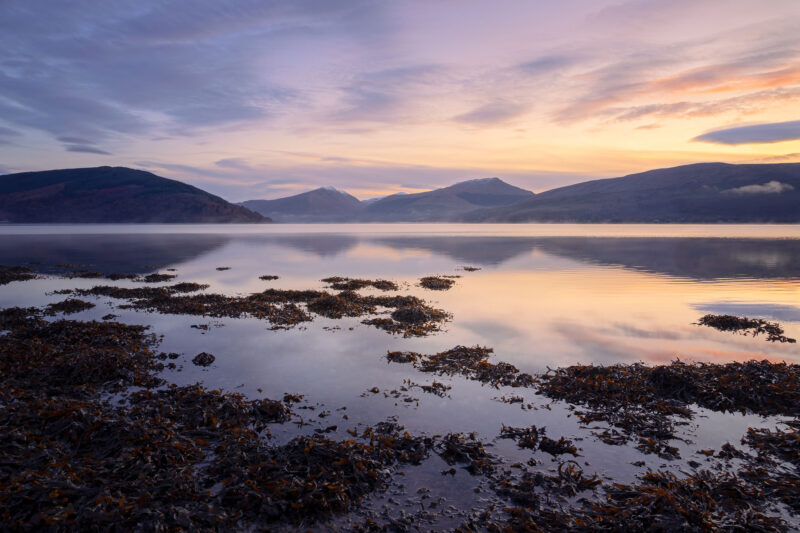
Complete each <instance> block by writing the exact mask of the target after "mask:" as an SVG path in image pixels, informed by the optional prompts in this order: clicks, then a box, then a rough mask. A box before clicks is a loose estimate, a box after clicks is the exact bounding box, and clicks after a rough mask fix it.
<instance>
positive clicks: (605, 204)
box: [462, 163, 800, 223]
mask: <svg viewBox="0 0 800 533" xmlns="http://www.w3.org/2000/svg"><path fill="white" fill-rule="evenodd" d="M462 220H463V221H465V222H584V223H591V222H652V223H657V222H694V223H714V222H800V163H780V164H758V165H731V164H726V163H698V164H694V165H684V166H679V167H673V168H663V169H658V170H651V171H648V172H642V173H639V174H631V175H629V176H624V177H621V178H610V179H601V180H593V181H587V182H584V183H578V184H576V185H570V186H567V187H560V188H558V189H552V190H549V191H545V192H542V193H541V194H537V195H536V196H534V197H532V198H528V199H526V200H523V201H521V202H517V203H515V204H513V205H510V206H505V207H500V208H496V209H485V210H480V211H474V212H471V213H468V214H467V215H466V216H465V217H463V219H462Z"/></svg>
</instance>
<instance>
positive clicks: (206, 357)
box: [192, 352, 216, 366]
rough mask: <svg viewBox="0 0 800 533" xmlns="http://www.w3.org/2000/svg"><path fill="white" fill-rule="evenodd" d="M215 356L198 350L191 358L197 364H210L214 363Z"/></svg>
mask: <svg viewBox="0 0 800 533" xmlns="http://www.w3.org/2000/svg"><path fill="white" fill-rule="evenodd" d="M215 360H216V357H214V356H213V355H211V354H210V353H208V352H200V353H199V354H197V355H195V356H194V359H192V363H193V364H195V365H197V366H210V365H212V364H213V363H214V361H215Z"/></svg>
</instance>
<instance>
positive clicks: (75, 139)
mask: <svg viewBox="0 0 800 533" xmlns="http://www.w3.org/2000/svg"><path fill="white" fill-rule="evenodd" d="M58 140H59V141H61V142H62V143H67V144H94V143H93V142H92V141H90V140H89V139H84V138H83V137H69V136H64V137H58Z"/></svg>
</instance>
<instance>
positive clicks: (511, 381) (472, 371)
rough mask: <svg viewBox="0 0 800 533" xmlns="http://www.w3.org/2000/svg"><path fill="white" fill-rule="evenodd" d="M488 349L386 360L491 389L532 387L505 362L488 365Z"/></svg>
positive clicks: (461, 348) (406, 355) (403, 354)
mask: <svg viewBox="0 0 800 533" xmlns="http://www.w3.org/2000/svg"><path fill="white" fill-rule="evenodd" d="M492 351H493V350H492V349H491V348H486V347H481V346H474V347H466V346H456V347H454V348H451V349H449V350H446V351H444V352H439V353H436V354H433V355H423V354H418V353H416V352H388V353H387V354H386V358H387V360H389V361H392V362H397V363H405V362H408V363H413V365H414V367H415V368H417V369H418V370H420V371H422V372H433V373H436V374H440V375H442V374H447V375H454V374H461V375H463V376H466V377H467V378H468V379H471V380H475V381H480V382H482V383H488V384H490V385H492V386H494V387H499V386H501V385H504V386H509V387H527V386H530V385H532V384H533V377H532V376H531V375H530V374H525V373H523V372H520V371H519V369H517V367H515V366H514V365H511V364H509V363H505V362H502V361H500V362H498V363H490V362H489V361H488V359H489V355H490V354H491V353H492Z"/></svg>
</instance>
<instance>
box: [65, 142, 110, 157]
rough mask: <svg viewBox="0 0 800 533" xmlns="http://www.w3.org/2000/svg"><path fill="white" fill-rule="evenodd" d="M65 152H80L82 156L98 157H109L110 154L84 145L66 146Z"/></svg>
mask: <svg viewBox="0 0 800 533" xmlns="http://www.w3.org/2000/svg"><path fill="white" fill-rule="evenodd" d="M64 149H65V150H66V151H67V152H80V153H84V154H98V155H111V153H110V152H106V151H105V150H101V149H100V148H97V147H95V146H89V145H85V144H68V145H66V146H65V147H64Z"/></svg>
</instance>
